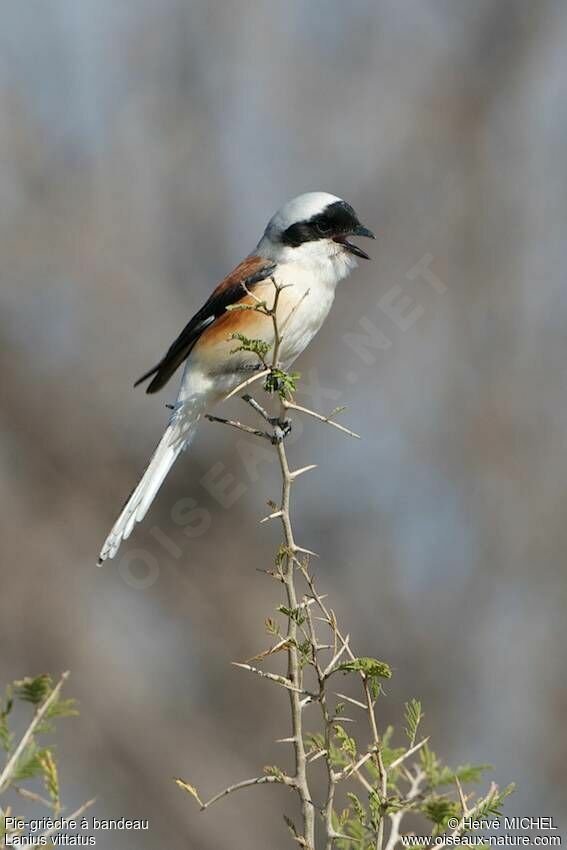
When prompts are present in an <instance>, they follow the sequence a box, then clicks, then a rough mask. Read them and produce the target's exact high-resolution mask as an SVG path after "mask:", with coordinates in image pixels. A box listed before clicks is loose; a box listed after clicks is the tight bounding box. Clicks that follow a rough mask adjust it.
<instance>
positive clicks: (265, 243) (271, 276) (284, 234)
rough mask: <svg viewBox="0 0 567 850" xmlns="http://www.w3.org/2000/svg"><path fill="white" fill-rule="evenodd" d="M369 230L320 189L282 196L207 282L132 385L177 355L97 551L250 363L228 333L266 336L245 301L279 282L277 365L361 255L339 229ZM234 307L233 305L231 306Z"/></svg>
mask: <svg viewBox="0 0 567 850" xmlns="http://www.w3.org/2000/svg"><path fill="white" fill-rule="evenodd" d="M352 236H363V237H367V238H369V239H375V238H376V237H375V236H374V234H373V233H372V231H371V230H369V228H367V227H365V226H364V225H363V224H362V223H361V222H360V220H359V218H358V216H357V214H356V213H355V211H354V209H353V208H352V207H351V206H350V204H348V203H346V201H343V200H342V199H341V198H339V197H337V196H336V195H331V194H329V193H327V192H306V193H304V194H302V195H299V196H297V197H296V198H293V199H292V200H290V201H288V202H287V203H285V204H284V205H283V206H282V207H281V208H280V209H279V210H278V211H277V212H276V213H275V215H273V216H272V218H271V219H270V221H269V222H268V224H267V226H266V229H265V230H264V233H263V235H262V238H261V239H260V241H259V242H258V245H257V246H256V249H255V250H254V251H253V252H252V253H251V254H249V255H248V256H246V257H245V259H244V260H242V262H240V263H239V264H238V265H237V266H236V268H234V269H233V271H231V272H230V274H228V275H227V276H226V277H225V278H224V279H223V280H221V282H220V283H219V284H218V286H217V287H216V288H215V289H214V290H213V292H212V294H211V296H210V297H209V299H208V300H207V301H206V302H205V304H204V305H203V307H201V309H200V310H199V311H198V312H197V313H196V314H195V315H194V316H193V318H192V319H191V320H190V321H189V322H188V323H187V324H186V325H185V327H184V328H183V330H182V331H181V333H180V334H179V336H178V337H177V339H175V341H174V342H173V343H172V344H171V346H170V347H169V349H168V350H167V352H166V354H165V355H164V356H163V357H162V359H161V360H160V361H159V363H157V365H155V366H154V367H153V368H152V369H150V370H149V371H148V372H146V373H145V374H144V375H142V377H141V378H139V379H138V380H137V381H136V383H135V384H134V386H138V385H139V384H142V383H144V382H145V381H148V380H149V384H148V385H147V387H146V392H147V393H150V394H152V393H156V392H158V391H159V390H161V389H162V388H163V387H165V385H166V384H167V383H168V381H169V380H170V378H171V377H172V376H173V374H174V373H175V372H176V371H177V369H178V368H179V367H180V366H181V364H182V363H185V366H184V369H183V374H182V378H181V385H180V389H179V393H178V396H177V400H176V402H175V404H174V405H171V409H172V410H173V413H172V414H171V417H170V420H169V424H168V426H167V428H166V429H165V432H164V434H163V436H162V438H161V440H160V442H159V443H158V446H157V448H156V449H155V451H154V453H153V455H152V457H151V458H150V461H149V463H148V465H147V467H146V469H145V472H144V474H143V475H142V477H141V479H140V481H139V483H138V484H137V486H136V487H135V488H134V490H133V491H132V493H131V494H130V496H129V497H128V499H127V500H126V502H125V504H124V506H123V508H122V510H121V512H120V514H119V516H118V519H117V520H116V522H115V523H114V525H113V527H112V529H111V531H110V533H109V535H108V537H107V538H106V540H105V542H104V544H103V546H102V549H101V552H100V556H99V559H98V564H99V565H101V564H102V563H103V562H104V561H105V560H106V559H107V558H114V557H115V555H116V554H117V552H118V549H119V547H120V544H121V543H122V541H123V540H126V539H127V538H128V537H129V536H130V534H131V533H132V530H133V528H134V526H135V524H136V523H137V522H140V521H141V520H143V518H144V517H145V515H146V513H147V511H148V509H149V508H150V505H151V504H152V502H153V500H154V499H155V497H156V494H157V492H158V490H159V488H160V487H161V485H162V483H163V481H164V479H165V477H166V475H167V473H168V472H169V470H170V469H171V467H172V465H173V463H174V461H175V460H176V458H177V457H178V456H179V454H180V453H181V452H182V451H183V450H184V449H186V448H187V447H188V446H189V445H190V443H191V440H192V438H193V436H194V434H195V430H196V428H197V425H198V423H199V420H200V419H201V418H202V416H203V415H204V414H205V412H206V411H207V410H208V409H209V408H210V407H212V406H213V405H215V404H216V403H218V402H220V401H222V400H223V399H224V398H226V396H227V395H228V394H230V392H231V391H233V390H235V389H236V388H237V387H238V386H239V385H240V384H242V382H243V380H244V379H245V376H244V373H245V372H246V371H247V370H251V369H254V368H257V364H258V358H257V356H256V355H255V354H254V353H253V352H251V351H246V350H242V349H241V350H238V346H237V347H235V342H234V340H235V338H240V337H242V338H246V339H249V340H258V339H259V340H263V341H264V342H265V343H266V344H267V345H270V346H272V345H273V344H274V341H275V339H274V337H275V330H274V323H273V321H272V319H271V318H270V317H269V316H266V315H264V314H262V312H260V311H258V310H257V309H253V308H254V307H255V305H256V304H257V303H258V301H260V302H262V301H264V303H271V302H272V301H273V296H272V298H270V295H269V293H270V292H272V293H275V289H274V286H276V287H277V288H278V289H279V296H278V301H277V310H276V321H277V325H278V327H279V328H283V329H284V330H283V332H282V333H281V334H280V336H281V340H280V341H279V348H278V361H279V366H280V367H281V369H283V370H287V369H288V368H289V366H290V365H291V364H292V363H293V362H294V360H295V359H296V358H297V357H298V356H299V355H300V354H301V353H302V351H303V350H304V349H305V348H306V346H307V345H308V344H309V343H310V342H311V340H312V339H313V337H314V336H315V334H316V333H317V332H318V331H319V330H320V328H321V326H322V324H323V322H324V321H325V319H326V318H327V316H328V314H329V311H330V309H331V306H332V304H333V300H334V297H335V289H336V286H337V284H338V283H339V281H341V280H343V279H344V278H346V277H347V275H349V274H350V272H351V271H352V270H353V269H354V268H355V267H356V265H357V258H358V257H361V258H363V259H367V260H369V259H370V257H369V256H368V254H367V253H366V251H363V250H362V248H360V247H359V246H358V245H356V244H354V243H353V242H351V241H349V237H352ZM235 307H237V309H234V308H235Z"/></svg>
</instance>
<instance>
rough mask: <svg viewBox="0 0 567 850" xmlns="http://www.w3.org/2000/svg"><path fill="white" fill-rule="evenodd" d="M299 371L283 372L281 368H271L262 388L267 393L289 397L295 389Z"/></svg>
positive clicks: (299, 375)
mask: <svg viewBox="0 0 567 850" xmlns="http://www.w3.org/2000/svg"><path fill="white" fill-rule="evenodd" d="M300 377H301V374H300V372H289V373H288V372H283V371H282V370H281V369H276V368H272V369H270V374H269V375H268V376H267V377H266V380H265V382H264V390H265V391H266V392H267V393H277V394H278V395H279V396H280V398H290V396H291V395H292V394H293V393H294V392H295V390H296V389H297V382H298V380H299V379H300Z"/></svg>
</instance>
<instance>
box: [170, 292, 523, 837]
mask: <svg viewBox="0 0 567 850" xmlns="http://www.w3.org/2000/svg"><path fill="white" fill-rule="evenodd" d="M272 283H273V285H274V288H275V296H274V300H273V304H272V306H271V308H270V307H268V306H267V304H266V302H265V301H261V300H260V299H258V298H257V297H255V296H254V302H255V304H254V305H253V306H251V307H248V308H247V309H255V310H257V311H258V312H260V313H262V314H263V315H265V316H267V317H269V318H271V320H272V323H273V331H274V343H273V346H271V348H272V351H271V353H272V357H271V362H270V363H268V361H267V360H266V353H267V350H268V349H269V348H270V346H266V344H265V343H263V342H262V341H261V340H251V341H248V340H243V339H241V342H242V344H243V347H244V348H245V350H248V351H253V352H254V353H255V354H256V355H257V356H258V358H259V360H260V364H259V368H260V370H261V371H259V372H258V373H257V374H255V375H254V376H253V377H251V378H248V379H247V380H245V381H244V382H243V383H242V384H240V386H239V387H237V388H236V389H235V390H233V391H232V392H231V393H230V395H229V396H228V397H230V396H232V395H235V394H236V393H237V392H239V391H241V390H242V389H244V388H246V387H248V386H249V385H250V384H251V383H252V382H254V381H257V380H259V379H260V378H262V377H264V378H266V381H265V385H264V389H265V390H266V391H267V392H271V393H273V392H274V391H275V392H277V394H278V395H279V410H278V415H277V416H271V415H270V414H269V413H268V412H267V411H266V410H265V408H264V407H262V406H261V405H260V404H259V403H258V402H257V401H256V400H255V399H254V398H253V397H252V396H250V395H249V394H245V395H244V396H242V398H243V400H244V401H245V402H246V403H247V404H248V405H249V406H250V407H251V408H252V409H253V410H254V411H255V413H256V414H258V415H259V416H260V417H261V418H262V419H263V421H264V422H265V423H267V424H268V425H269V426H270V427H271V428H272V432H271V433H270V432H269V431H268V430H259V429H257V428H253V427H250V426H248V425H245V424H243V423H241V422H238V421H235V420H223V419H221V418H220V417H213V416H209V417H208V418H209V419H210V420H211V421H214V422H221V423H223V424H227V425H229V426H231V427H234V428H238V429H239V430H242V431H245V432H246V433H248V434H250V435H252V436H255V437H259V438H261V439H268V440H269V441H270V442H271V443H272V444H273V445H274V447H275V451H276V454H277V458H278V461H279V468H280V473H281V496H280V503H279V505H276V504H274V503H273V502H271V503H270V507H271V509H272V510H271V513H270V514H269V515H268V516H266V517H264V519H262V520H261V522H262V523H264V522H267V521H269V520H279V521H280V524H281V528H282V536H283V541H282V544H281V545H280V547H279V550H278V553H277V556H276V560H275V568H274V569H273V570H269V571H266V572H267V573H268V574H269V575H270V576H272V577H273V578H274V579H276V580H277V581H279V582H280V583H281V584H282V585H283V587H284V592H285V605H280V606H279V608H278V610H279V611H280V613H282V614H284V615H285V616H286V617H287V626H286V628H285V629H284V630H281V629H280V627H279V625H277V624H276V623H275V621H273V620H271V619H269V620H267V621H266V624H267V627H268V631H269V632H270V634H272V635H274V636H275V637H276V638H277V639H278V640H277V642H276V644H275V645H273V646H272V647H270V648H269V649H267V650H264V651H263V652H261V653H259V654H258V655H257V656H255V658H253V659H250V660H251V661H257V662H262V661H264V660H265V659H267V658H268V657H271V656H272V655H273V654H275V653H278V652H286V653H287V673H286V675H285V676H283V675H279V674H276V673H272V672H270V671H266V670H262V669H260V668H258V667H256V666H252V665H251V664H250V663H248V662H247V663H236V662H233V663H234V664H235V666H237V667H239V668H241V669H244V670H247V671H249V672H252V673H254V674H255V675H258V676H260V677H262V678H264V679H266V680H268V681H271V682H273V683H274V684H276V685H279V686H280V687H283V688H284V689H285V690H286V691H287V694H288V699H289V705H290V717H291V735H290V736H288V737H285V738H280V739H278V740H279V741H281V742H283V743H290V744H292V746H293V753H294V770H293V773H292V775H287V773H284V771H283V770H281V769H280V768H278V767H273V768H265V770H266V771H267V775H264V776H259V777H255V778H253V779H247V780H244V781H242V782H238V783H236V784H233V785H230V786H229V787H227V788H225V789H224V790H223V791H221V792H220V793H218V794H216V795H215V796H213V797H212V798H211V799H210V800H208V802H206V803H204V802H203V801H202V800H201V799H200V797H199V795H198V793H197V791H196V789H195V788H194V787H193V786H192V785H189V784H188V783H186V782H185V781H184V780H176V781H177V783H178V785H180V787H182V788H184V789H185V790H186V791H188V792H189V793H190V794H192V796H194V797H195V799H196V800H197V801H198V803H199V805H200V807H201V809H202V810H205V809H207V808H208V807H209V806H211V805H212V804H213V803H215V802H217V801H218V800H220V799H221V798H223V797H225V796H227V795H229V794H232V793H233V792H235V791H238V790H240V789H243V788H248V787H251V786H255V785H262V784H282V785H285V786H287V787H288V788H290V789H291V790H292V791H294V792H295V793H296V794H297V795H298V797H299V801H300V808H301V821H302V823H301V831H300V830H298V829H297V828H296V827H295V825H294V824H293V823H292V821H291V820H290V819H289V818H288V817H287V816H284V817H285V821H286V823H287V825H288V827H289V829H290V832H291V834H292V836H293V838H294V840H295V842H296V843H297V844H298V845H299V846H301V847H302V848H304V850H315V848H316V847H318V846H320V847H321V848H323V847H324V850H333V847H335V846H339V845H338V844H337V843H338V842H340V848H341V850H354V848H361V850H370V848H373V849H374V850H396V848H400V847H402V846H403V845H402V844H401V840H400V839H401V836H402V833H401V831H400V830H401V825H402V821H403V819H404V818H405V817H406V816H407V815H408V814H412V813H413V812H415V811H416V810H419V811H420V812H421V813H422V814H425V816H426V817H429V818H430V819H431V820H432V823H433V824H434V831H433V832H432V834H435V835H437V832H435V830H437V831H438V830H439V828H440V827H441V826H443V825H444V821H443V820H442V818H445V821H447V820H448V819H449V815H450V814H451V813H452V812H454V811H457V812H458V813H460V815H461V818H460V819H459V821H458V826H457V828H456V829H455V830H454V831H453V833H452V836H453V837H455V836H458V835H460V834H462V832H463V831H464V828H465V819H466V818H467V817H469V816H471V815H474V814H478V813H479V812H482V811H483V808H484V807H490V806H492V808H493V809H494V808H497V807H498V806H500V805H501V803H502V800H503V799H504V797H505V796H506V795H507V793H509V792H510V789H507V790H506V791H505V792H503V793H500V792H499V791H498V788H497V787H496V786H495V785H494V784H493V785H492V786H491V787H490V789H489V791H488V794H487V795H485V797H480V798H478V799H477V802H476V804H475V805H474V806H473V807H470V808H468V807H467V803H466V798H465V796H464V794H463V792H462V788H461V785H460V782H459V778H458V770H459V769H458V770H457V772H456V773H455V775H454V780H455V784H456V788H457V792H458V802H457V801H455V800H453V798H452V797H451V796H450V795H449V794H442V793H441V792H439V791H438V789H437V784H438V782H439V778H440V776H442V775H443V776H445V775H446V774H447V772H448V775H451V772H450V771H449V768H442V767H441V765H440V763H439V761H438V759H437V758H436V756H435V754H434V753H432V752H431V751H430V750H429V749H428V740H429V739H428V738H423V739H421V740H420V741H418V742H417V743H416V742H415V739H416V734H417V727H418V724H419V721H420V712H421V708H420V706H419V703H417V702H416V701H413V703H414V705H413V713H412V714H411V718H412V719H411V720H410V719H408V718H409V717H410V713H409V711H408V706H409V704H406V710H407V711H408V714H407V715H406V722H407V723H408V725H411V726H412V728H411V730H410V731H408V730H407V729H406V732H407V734H408V738H409V741H410V743H409V746H407V747H404V748H401V749H396V750H392V749H390V747H389V745H387V744H386V737H385V735H387V736H388V738H389V736H390V732H391V730H388V731H387V732H386V733H385V735H381V734H380V732H379V729H378V722H377V718H376V703H377V699H378V697H379V694H380V692H381V686H380V680H381V679H382V678H389V677H390V675H391V672H390V670H389V668H388V666H387V665H386V664H384V663H383V662H379V661H377V660H376V659H371V658H365V657H359V656H357V655H356V654H355V653H354V651H353V650H352V648H351V645H350V639H349V636H348V635H344V634H343V632H342V630H341V629H340V628H339V625H338V623H337V618H336V616H335V613H334V611H333V610H332V609H331V608H330V607H329V606H328V605H327V603H326V602H325V596H324V595H321V594H319V592H318V591H317V589H316V587H315V581H314V578H313V575H312V574H311V572H310V565H309V557H310V556H315V554H316V553H314V552H311V551H310V550H308V549H306V548H303V547H301V546H299V545H298V544H297V542H296V540H295V536H294V532H293V526H292V520H291V494H292V485H293V484H294V482H295V481H296V480H297V478H299V476H300V475H302V474H303V473H305V472H308V471H310V470H312V469H314V468H315V465H314V464H309V465H308V466H305V467H303V468H302V469H297V470H295V471H292V470H291V469H290V466H289V461H288V457H287V453H286V448H285V442H284V440H285V437H286V435H287V433H288V432H289V430H290V427H291V423H290V421H289V420H288V419H287V414H288V413H289V412H290V411H294V412H295V413H300V414H305V415H307V416H310V417H312V418H313V419H316V420H318V421H319V422H322V423H324V424H328V425H330V426H332V427H333V428H336V429H338V430H339V431H341V432H343V433H345V434H347V435H349V436H351V437H356V438H358V436H359V435H358V434H355V433H354V431H351V430H350V429H349V428H346V427H344V426H343V425H340V424H338V423H337V422H334V421H333V417H334V416H335V415H337V413H339V412H342V409H338V410H336V411H333V412H332V413H331V414H329V415H327V416H324V415H322V414H320V413H317V412H316V411H313V410H310V409H309V408H306V407H303V406H301V405H298V404H296V403H295V401H294V399H293V394H292V389H293V386H294V384H293V381H291V382H288V383H286V382H285V378H286V377H288V376H286V373H285V372H283V371H282V368H281V366H280V364H279V355H280V351H281V347H282V341H283V339H284V330H285V327H286V325H287V322H288V321H289V318H290V316H289V315H288V316H287V317H286V319H284V321H283V323H282V325H281V327H280V326H279V324H278V316H277V308H278V303H279V298H280V294H281V290H282V288H283V287H280V286H278V285H277V283H276V281H275V280H274V279H273V278H272ZM250 294H251V295H252V294H253V293H250ZM304 297H306V296H304ZM300 303H301V302H300ZM299 306H300V305H299V304H298V305H296V307H295V308H294V310H295V309H297V308H298V307H299ZM282 376H283V379H284V380H283V382H282V380H281V379H282ZM298 576H300V577H301V578H302V580H303V581H304V583H305V590H304V591H303V593H302V595H300V593H299V591H298V587H297V578H298ZM320 624H323V626H324V627H325V628H326V629H327V630H328V633H327V635H326V636H325V637H321V636H320V634H319V632H320V630H321V625H320ZM345 659H346V660H345ZM309 668H310V669H311V671H312V674H313V677H314V686H308V685H307V684H306V677H305V671H306V670H307V669H309ZM339 672H343V673H347V672H355V673H357V674H358V676H359V677H360V681H361V685H362V692H363V693H362V699H356V698H354V697H352V696H349V695H345V694H340V693H337V694H335V695H336V696H338V697H339V698H340V699H341V700H344V702H342V703H339V704H337V705H334V706H333V707H332V706H331V692H330V689H329V681H330V679H331V678H332V677H336V675H337V673H339ZM346 703H348V704H350V705H353V706H354V707H355V708H357V709H362V710H363V711H364V713H365V715H366V719H367V723H368V726H369V729H370V742H369V744H368V746H367V747H366V749H362V750H361V749H359V746H358V744H357V743H356V741H355V740H354V738H351V737H350V736H349V735H348V734H347V733H346V731H345V729H344V726H343V724H345V723H347V722H349V721H350V718H347V717H345V716H344V715H343V707H344V705H345V704H346ZM312 704H317V705H318V706H319V709H320V712H321V721H322V722H321V726H320V729H321V730H322V734H320V735H319V736H317V735H312V734H308V733H307V732H306V729H305V724H304V711H305V709H306V707H307V706H309V705H312ZM416 706H417V707H419V711H417V709H416ZM416 711H417V713H416ZM415 757H418V759H419V761H418V762H413V763H412V764H411V765H410V766H408V764H407V763H408V762H409V761H410V760H412V759H414V758H415ZM318 760H323V761H324V764H325V769H326V791H325V793H324V798H323V799H322V800H319V801H318V802H314V799H315V798H314V797H313V795H312V792H311V785H310V783H311V781H312V777H311V773H310V768H311V765H313V764H314V763H315V762H316V761H318ZM443 770H444V771H445V774H443V773H442V771H443ZM471 771H473V769H472V768H470V766H469V774H470V775H471V776H472V775H473V773H472V772H471ZM477 772H478V769H477ZM463 775H465V774H464V769H463ZM351 778H352V779H354V780H356V782H357V783H358V785H359V786H361V787H362V789H363V790H364V792H365V794H366V798H367V804H366V806H363V804H362V803H361V802H360V800H359V799H358V798H357V797H356V795H354V794H348V795H347V798H348V799H350V801H351V804H352V805H349V806H347V807H346V808H343V809H342V811H340V810H339V807H338V804H337V799H338V794H339V790H340V789H342V785H343V783H346V782H348V781H349V780H350V779H351ZM476 779H478V776H477V777H476ZM317 793H320V792H319V791H318V792H317ZM341 794H342V800H343V801H344V800H345V794H344V792H343V791H341ZM386 826H389V829H388V834H387V838H386V836H385V828H386ZM319 837H320V839H321V840H320V841H318V839H319ZM445 844H446V842H443V843H441V844H436V846H437V847H443V846H445Z"/></svg>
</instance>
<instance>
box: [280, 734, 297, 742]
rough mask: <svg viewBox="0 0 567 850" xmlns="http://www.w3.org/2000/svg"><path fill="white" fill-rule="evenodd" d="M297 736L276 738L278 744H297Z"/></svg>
mask: <svg viewBox="0 0 567 850" xmlns="http://www.w3.org/2000/svg"><path fill="white" fill-rule="evenodd" d="M296 741H297V738H296V737H295V735H293V736H292V737H291V738H276V741H275V743H276V744H295V742H296Z"/></svg>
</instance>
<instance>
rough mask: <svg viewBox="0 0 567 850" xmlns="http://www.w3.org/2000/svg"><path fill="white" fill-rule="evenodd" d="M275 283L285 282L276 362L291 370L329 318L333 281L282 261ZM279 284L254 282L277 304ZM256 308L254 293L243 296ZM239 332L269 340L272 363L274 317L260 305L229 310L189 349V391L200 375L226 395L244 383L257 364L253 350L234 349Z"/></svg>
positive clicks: (269, 302)
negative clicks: (327, 280) (294, 362)
mask: <svg viewBox="0 0 567 850" xmlns="http://www.w3.org/2000/svg"><path fill="white" fill-rule="evenodd" d="M276 282H277V283H278V285H280V286H282V287H283V288H282V289H281V291H280V293H279V296H278V301H277V321H278V329H279V333H280V336H281V345H280V349H279V356H278V361H279V363H280V365H281V366H282V367H283V368H284V369H287V368H289V366H290V365H291V364H292V363H293V361H294V360H295V359H296V358H297V357H298V356H299V355H300V354H301V352H302V351H303V350H304V349H305V348H306V346H307V345H308V344H309V343H310V342H311V340H312V339H313V337H314V336H315V334H316V333H317V331H318V330H319V329H320V327H321V325H322V324H323V322H324V321H325V319H326V317H327V315H328V313H329V310H330V309H331V305H332V303H333V299H334V290H335V287H334V285H327V284H325V282H324V281H321V279H320V278H319V277H318V276H317V275H313V274H305V273H301V271H299V272H298V271H297V267H295V268H294V267H293V266H292V265H291V264H290V265H289V266H280V268H279V269H278V272H277V274H276ZM275 294H276V292H275V287H274V285H273V283H272V282H271V281H269V280H268V281H265V282H262V283H259V284H257V285H256V286H255V287H254V296H255V298H257V299H260V300H262V301H265V302H266V304H267V305H268V307H270V308H271V307H272V305H273V304H274V297H275ZM240 303H241V304H244V303H246V304H247V305H248V306H250V307H252V306H253V305H254V304H255V303H256V302H255V300H254V297H252V296H248V297H246V298H244V299H242V302H240ZM235 334H242V335H243V336H245V337H247V338H248V339H251V340H256V339H260V340H263V341H264V342H266V343H268V344H269V345H270V350H269V351H268V353H267V354H266V360H267V362H269V363H271V360H272V352H273V346H274V342H275V336H274V326H273V322H272V319H271V318H269V317H267V316H264V315H262V314H261V313H259V312H257V311H256V310H250V309H247V310H230V311H227V312H226V314H224V315H223V316H222V317H220V318H219V319H217V320H216V321H215V322H214V324H213V325H211V327H210V328H207V329H206V330H205V331H204V332H203V334H202V336H201V338H200V339H199V340H198V342H197V343H196V345H195V347H194V349H193V351H192V352H191V354H190V356H189V359H188V362H187V368H186V371H185V377H184V383H186V384H187V386H186V392H189V393H190V392H191V391H192V385H193V383H194V382H195V381H196V380H197V379H199V380H202V379H205V380H208V379H211V378H214V381H215V384H216V386H217V388H218V390H219V396H220V395H224V394H226V392H229V391H230V390H231V389H233V388H234V387H236V386H237V385H238V384H239V383H241V382H242V381H243V380H244V379H245V378H246V375H247V374H250V368H251V367H253V366H255V365H257V364H258V362H259V361H258V358H257V356H256V355H255V354H253V353H251V352H248V351H236V349H238V348H239V346H240V343H239V341H238V339H235Z"/></svg>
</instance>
